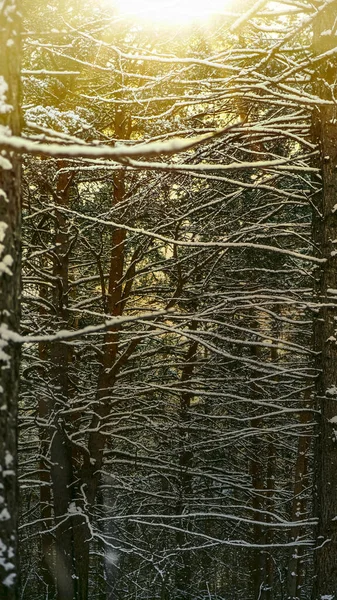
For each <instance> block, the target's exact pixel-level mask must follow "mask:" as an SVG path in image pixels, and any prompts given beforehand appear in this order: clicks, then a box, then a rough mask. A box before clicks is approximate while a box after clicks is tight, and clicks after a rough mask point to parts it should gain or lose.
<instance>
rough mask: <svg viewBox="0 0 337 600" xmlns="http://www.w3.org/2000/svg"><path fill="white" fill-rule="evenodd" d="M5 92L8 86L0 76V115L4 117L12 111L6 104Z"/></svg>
mask: <svg viewBox="0 0 337 600" xmlns="http://www.w3.org/2000/svg"><path fill="white" fill-rule="evenodd" d="M7 92H8V85H7V83H6V81H5V79H4V77H3V75H0V115H4V114H5V113H8V112H9V111H10V110H12V107H11V106H10V105H9V104H7Z"/></svg>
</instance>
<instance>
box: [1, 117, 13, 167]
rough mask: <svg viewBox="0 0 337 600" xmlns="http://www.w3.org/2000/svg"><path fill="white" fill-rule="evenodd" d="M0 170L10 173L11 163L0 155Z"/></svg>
mask: <svg viewBox="0 0 337 600" xmlns="http://www.w3.org/2000/svg"><path fill="white" fill-rule="evenodd" d="M0 108H1V106H0ZM0 112H1V111H0ZM0 168H1V169H3V170H4V171H10V170H11V168H12V163H11V162H10V161H9V160H8V159H7V158H5V157H4V156H1V155H0Z"/></svg>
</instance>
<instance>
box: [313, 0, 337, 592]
mask: <svg viewBox="0 0 337 600" xmlns="http://www.w3.org/2000/svg"><path fill="white" fill-rule="evenodd" d="M336 17H337V2H336V1H334V2H332V3H327V4H326V5H325V8H324V10H322V9H321V11H320V13H319V15H318V17H316V23H315V29H314V51H315V53H316V54H322V53H324V52H326V51H329V50H330V49H331V48H334V47H335V46H336V36H335V31H334V23H335V20H336ZM322 32H324V35H322ZM316 77H317V79H316V93H317V94H319V95H320V96H321V98H322V99H323V100H324V101H325V102H326V104H323V103H322V104H320V105H319V108H317V109H316V111H315V114H314V118H313V129H314V133H315V135H316V138H317V141H318V143H319V160H320V166H321V175H322V193H321V195H320V197H319V199H318V201H317V205H316V207H317V215H318V216H316V217H315V218H314V241H315V243H316V245H317V246H318V248H319V250H320V252H321V255H322V257H323V258H324V259H325V263H324V264H323V265H322V267H321V269H320V273H319V281H318V303H319V305H320V307H319V312H318V314H317V318H316V323H315V327H314V337H315V349H316V350H317V351H318V353H319V355H318V360H317V366H318V371H319V376H318V378H317V382H316V400H317V408H318V409H319V410H320V416H319V419H318V431H317V433H318V439H317V443H316V447H315V467H314V477H315V482H314V483H315V485H314V504H315V511H316V516H317V518H318V529H317V539H316V548H315V575H316V577H315V582H314V588H313V595H312V598H313V600H321V598H326V599H329V600H330V599H331V600H335V599H336V598H337V569H336V565H337V519H336V517H337V343H336V318H337V302H336V300H337V298H336V297H337V246H336V244H337V212H336V201H337V177H336V168H337V109H336V104H335V100H334V97H333V96H332V93H333V92H335V91H336V59H334V58H332V57H328V58H326V59H325V61H324V63H323V64H322V63H321V64H320V66H319V68H318V69H317V72H316Z"/></svg>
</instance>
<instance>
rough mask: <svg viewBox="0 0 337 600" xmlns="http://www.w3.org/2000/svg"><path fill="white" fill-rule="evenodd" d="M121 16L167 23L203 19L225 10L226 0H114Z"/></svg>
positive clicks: (172, 23)
mask: <svg viewBox="0 0 337 600" xmlns="http://www.w3.org/2000/svg"><path fill="white" fill-rule="evenodd" d="M114 3H115V5H116V7H117V10H118V13H119V14H120V15H121V16H125V17H132V18H133V19H137V20H141V21H147V22H149V21H152V22H157V23H162V24H167V25H184V24H185V25H186V24H188V23H192V22H193V21H199V22H200V21H203V20H206V19H207V18H210V17H211V16H214V15H216V14H220V13H222V12H224V10H225V4H226V3H228V0H114Z"/></svg>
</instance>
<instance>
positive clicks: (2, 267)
mask: <svg viewBox="0 0 337 600" xmlns="http://www.w3.org/2000/svg"><path fill="white" fill-rule="evenodd" d="M19 8H20V7H19V3H18V2H14V0H5V1H4V2H2V3H1V5H0V48H1V50H0V130H1V129H2V128H3V127H6V128H7V127H8V128H9V129H10V130H11V132H12V133H13V134H15V135H18V134H19V133H20V56H21V50H20V19H19ZM9 40H11V41H9ZM9 129H6V130H4V131H8V133H9ZM0 152H1V148H0ZM20 194H21V164H20V160H19V158H17V157H16V156H12V155H11V156H9V154H6V153H5V151H3V152H2V153H1V154H0V598H1V600H13V599H14V598H17V594H18V592H17V590H18V557H17V551H18V546H17V514H18V497H17V475H16V474H17V406H18V380H19V359H20V356H19V348H18V346H16V345H14V344H13V343H11V342H10V341H8V338H7V336H6V333H8V331H15V332H17V331H18V329H19V324H20V291H21V273H20V272H21V265H20V241H21V222H20V209H21V207H20Z"/></svg>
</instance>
